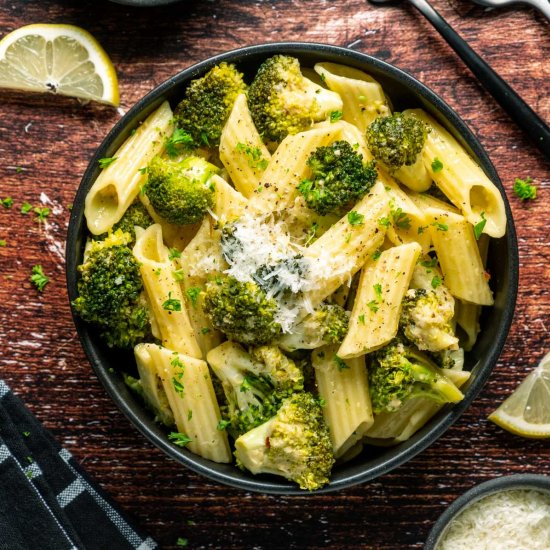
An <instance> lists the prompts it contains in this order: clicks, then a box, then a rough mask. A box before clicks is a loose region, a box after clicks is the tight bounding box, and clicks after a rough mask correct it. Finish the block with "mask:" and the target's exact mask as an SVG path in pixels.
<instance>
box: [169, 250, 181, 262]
mask: <svg viewBox="0 0 550 550" xmlns="http://www.w3.org/2000/svg"><path fill="white" fill-rule="evenodd" d="M176 258H181V252H180V251H179V250H178V249H177V248H170V249H169V250H168V259H169V260H175V259H176Z"/></svg>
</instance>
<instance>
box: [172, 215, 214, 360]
mask: <svg viewBox="0 0 550 550" xmlns="http://www.w3.org/2000/svg"><path fill="white" fill-rule="evenodd" d="M212 232H213V229H212V227H211V224H210V220H208V219H205V220H203V221H202V224H201V227H200V229H199V230H198V231H197V234H196V235H195V237H194V238H193V240H192V241H191V242H190V243H189V245H188V246H187V247H186V248H185V250H184V251H183V252H182V253H181V256H180V257H179V258H178V260H177V262H178V263H179V265H180V269H179V270H178V273H179V275H178V276H177V278H178V280H179V281H180V282H181V285H182V286H183V290H184V292H185V300H186V303H187V312H188V315H189V320H190V322H191V325H192V327H193V331H194V334H195V340H196V341H197V343H198V345H199V347H200V349H201V356H202V358H203V359H205V358H206V354H207V353H208V352H209V351H210V350H211V349H212V348H215V347H216V346H219V345H220V344H221V342H222V335H221V333H220V332H219V331H218V330H216V329H215V328H214V327H213V326H212V323H211V322H210V318H209V317H208V315H207V314H206V312H205V310H204V303H203V297H202V291H203V290H204V286H205V284H206V281H207V277H206V276H205V275H203V274H196V273H194V272H191V269H190V268H191V266H193V263H194V262H195V259H196V257H197V254H202V253H204V251H205V250H208V248H209V247H210V246H211V240H212V237H211V235H212Z"/></svg>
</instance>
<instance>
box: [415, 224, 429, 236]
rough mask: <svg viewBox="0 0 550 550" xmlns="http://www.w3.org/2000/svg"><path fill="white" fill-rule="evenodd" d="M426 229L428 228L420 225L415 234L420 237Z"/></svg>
mask: <svg viewBox="0 0 550 550" xmlns="http://www.w3.org/2000/svg"><path fill="white" fill-rule="evenodd" d="M426 229H428V226H427V225H421V226H419V227H418V229H417V230H416V232H417V233H418V234H419V235H422V233H424V231H426Z"/></svg>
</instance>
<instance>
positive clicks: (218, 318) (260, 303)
mask: <svg viewBox="0 0 550 550" xmlns="http://www.w3.org/2000/svg"><path fill="white" fill-rule="evenodd" d="M204 309H205V311H206V313H207V315H208V316H209V318H210V320H211V322H212V326H213V327H214V328H216V329H218V330H221V331H222V332H224V333H225V334H226V336H227V337H228V338H229V339H230V340H236V341H237V342H241V343H243V344H251V345H261V344H267V343H269V342H271V341H273V340H275V339H276V338H277V336H278V335H279V334H280V332H281V325H280V324H279V323H278V322H277V321H276V320H275V316H276V314H277V311H278V308H277V304H276V302H275V300H273V299H272V298H267V296H266V294H265V292H264V291H263V290H262V289H261V288H260V287H259V286H258V285H256V284H255V283H242V282H240V281H237V279H235V278H234V277H229V276H220V277H217V278H216V279H214V280H213V281H210V282H208V283H207V285H206V290H205V296H204Z"/></svg>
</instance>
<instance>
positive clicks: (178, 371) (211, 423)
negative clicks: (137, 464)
mask: <svg viewBox="0 0 550 550" xmlns="http://www.w3.org/2000/svg"><path fill="white" fill-rule="evenodd" d="M146 345H147V351H148V353H149V355H150V357H151V359H152V361H153V363H154V364H155V366H156V369H157V372H158V373H159V375H160V378H161V379H162V384H163V387H164V391H165V392H166V396H167V398H168V402H169V403H170V407H171V409H172V412H173V414H174V420H175V424H176V427H177V429H178V432H179V433H180V434H183V435H184V436H187V437H188V438H189V439H190V441H189V443H187V445H186V447H187V448H188V449H189V450H190V451H191V452H193V453H195V454H198V455H200V456H202V457H204V458H207V459H208V460H213V461H214V462H222V463H227V462H231V460H232V455H231V450H230V449H229V442H228V440H227V434H226V432H225V431H224V430H218V424H219V422H220V420H221V415H220V408H219V406H218V402H217V400H216V395H215V393H214V387H213V385H212V379H211V378H210V372H209V370H208V365H207V364H206V362H205V361H202V360H200V359H196V358H195V357H189V356H188V355H184V354H182V353H178V352H175V351H172V350H171V349H167V348H165V347H161V346H157V345H155V344H146Z"/></svg>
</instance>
